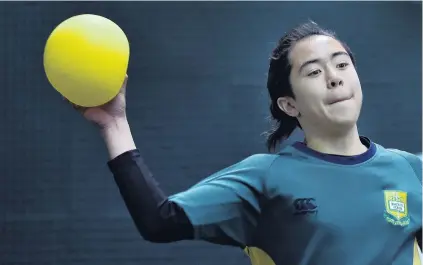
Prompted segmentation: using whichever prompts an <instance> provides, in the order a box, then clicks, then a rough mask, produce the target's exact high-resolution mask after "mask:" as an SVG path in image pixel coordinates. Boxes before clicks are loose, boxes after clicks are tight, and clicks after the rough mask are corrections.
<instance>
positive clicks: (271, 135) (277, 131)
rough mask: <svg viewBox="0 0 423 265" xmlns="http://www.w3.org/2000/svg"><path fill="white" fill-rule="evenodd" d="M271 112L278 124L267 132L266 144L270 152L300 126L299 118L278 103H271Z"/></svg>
mask: <svg viewBox="0 0 423 265" xmlns="http://www.w3.org/2000/svg"><path fill="white" fill-rule="evenodd" d="M270 113H271V114H272V117H273V119H274V120H276V125H275V126H274V127H273V128H272V129H271V130H270V131H269V132H268V133H267V140H266V145H267V149H268V150H269V152H272V151H274V150H275V149H276V145H278V144H279V143H280V142H282V141H283V140H285V139H286V138H288V137H289V136H290V135H291V134H292V132H293V131H294V130H295V128H297V126H298V120H297V118H295V117H291V116H289V115H287V114H286V113H285V112H283V111H282V110H281V109H279V107H278V106H277V105H276V104H273V103H272V104H270Z"/></svg>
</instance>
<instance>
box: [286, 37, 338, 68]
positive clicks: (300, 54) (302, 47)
mask: <svg viewBox="0 0 423 265" xmlns="http://www.w3.org/2000/svg"><path fill="white" fill-rule="evenodd" d="M340 51H342V52H346V50H345V48H344V47H343V46H342V44H341V43H340V42H339V41H337V40H336V39H334V38H331V37H328V36H322V35H315V36H310V37H307V38H304V39H302V40H300V41H299V42H297V43H296V44H295V45H294V47H293V48H292V50H291V52H290V54H289V61H290V63H291V64H292V66H293V67H294V68H295V67H299V65H301V64H302V63H304V62H306V61H309V60H314V59H327V58H330V56H331V55H332V54H333V53H335V52H340Z"/></svg>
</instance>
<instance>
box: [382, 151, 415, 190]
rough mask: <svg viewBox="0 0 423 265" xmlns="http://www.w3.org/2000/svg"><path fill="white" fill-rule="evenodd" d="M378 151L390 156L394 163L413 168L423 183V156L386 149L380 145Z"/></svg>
mask: <svg viewBox="0 0 423 265" xmlns="http://www.w3.org/2000/svg"><path fill="white" fill-rule="evenodd" d="M378 149H379V151H380V152H381V153H384V154H385V155H388V156H390V157H391V158H392V161H394V162H398V163H403V164H405V165H406V166H408V167H411V168H412V169H413V171H414V173H415V174H416V176H417V178H418V179H419V180H420V182H421V181H422V166H423V163H422V159H421V156H419V155H416V154H412V153H409V152H406V151H403V150H399V149H394V148H384V147H382V146H380V145H378Z"/></svg>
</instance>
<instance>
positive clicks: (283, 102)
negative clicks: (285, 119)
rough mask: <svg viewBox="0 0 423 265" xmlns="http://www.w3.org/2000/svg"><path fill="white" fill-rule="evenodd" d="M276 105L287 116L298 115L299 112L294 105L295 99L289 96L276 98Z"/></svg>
mask: <svg viewBox="0 0 423 265" xmlns="http://www.w3.org/2000/svg"><path fill="white" fill-rule="evenodd" d="M277 102H278V107H279V108H280V109H281V110H282V111H283V112H285V113H286V114H287V115H288V116H291V117H298V115H299V114H300V112H299V111H298V110H297V108H296V107H295V100H294V99H293V98H291V97H280V98H278V100H277Z"/></svg>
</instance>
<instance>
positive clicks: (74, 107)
mask: <svg viewBox="0 0 423 265" xmlns="http://www.w3.org/2000/svg"><path fill="white" fill-rule="evenodd" d="M62 99H63V101H65V102H66V103H68V104H69V105H71V107H72V108H73V109H75V110H76V111H79V112H81V113H83V112H84V111H85V110H86V108H85V107H81V106H79V105H76V104H74V103H72V102H70V101H69V100H68V99H67V98H65V97H63V96H62Z"/></svg>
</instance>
